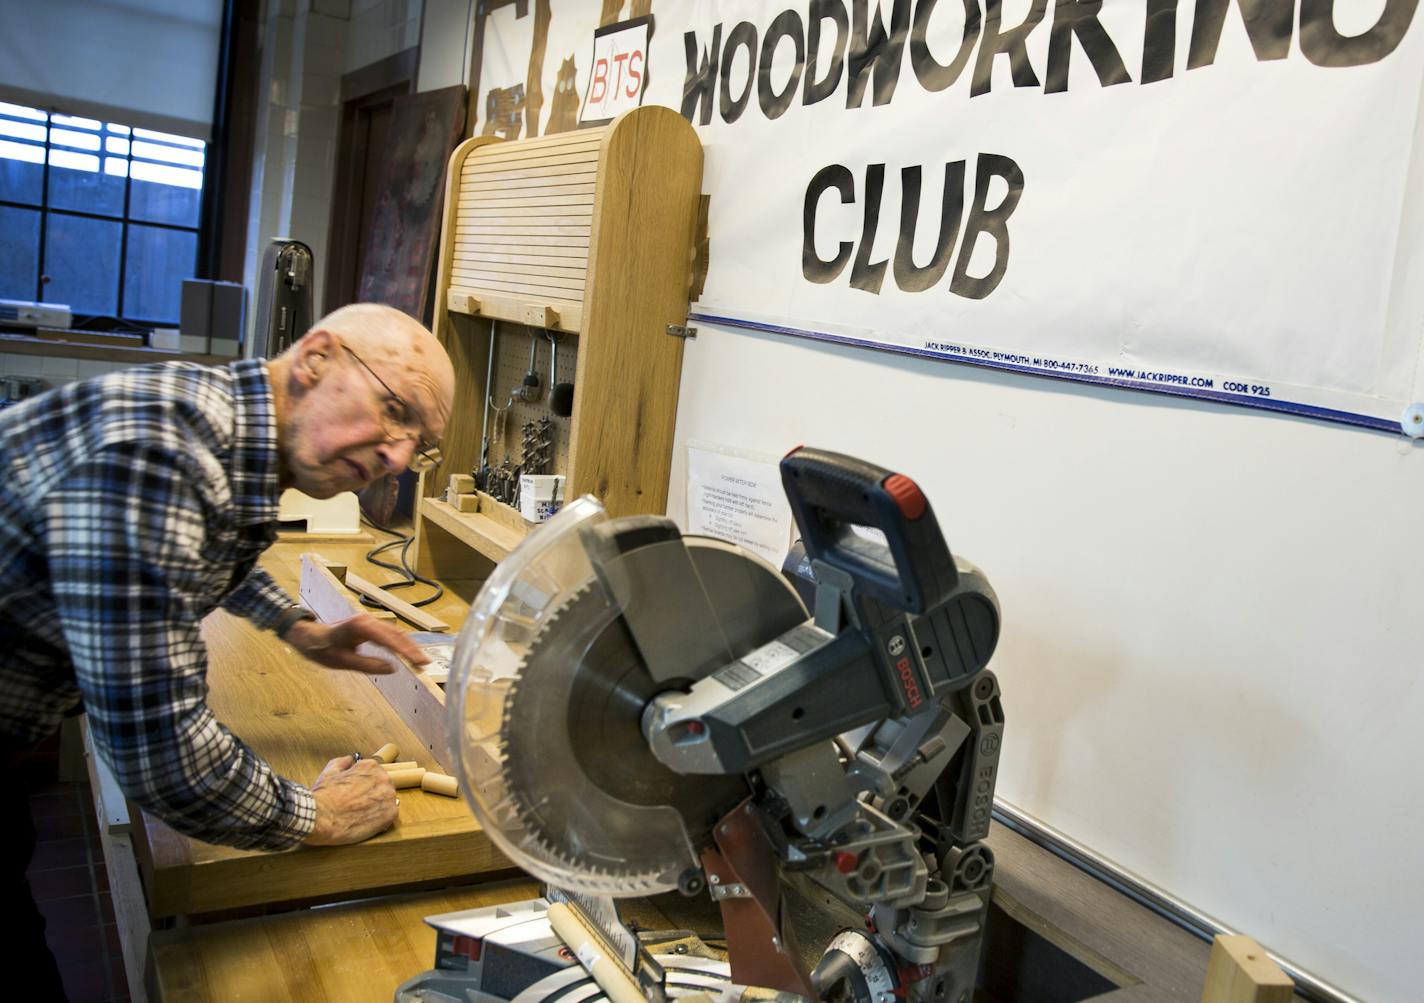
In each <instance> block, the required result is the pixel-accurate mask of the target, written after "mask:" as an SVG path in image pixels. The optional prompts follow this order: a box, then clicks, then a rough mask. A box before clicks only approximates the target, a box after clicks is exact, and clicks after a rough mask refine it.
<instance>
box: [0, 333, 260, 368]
mask: <svg viewBox="0 0 1424 1003" xmlns="http://www.w3.org/2000/svg"><path fill="white" fill-rule="evenodd" d="M0 352H3V353H13V354H15V355H47V356H49V357H50V358H56V359H91V360H93V361H96V362H139V363H142V362H196V363H198V364H199V365H203V366H220V365H225V364H226V363H229V362H236V361H237V360H236V359H235V358H229V357H226V356H221V355H193V354H190V353H187V352H169V351H165V350H164V349H161V348H141V347H131V348H119V347H114V346H110V345H82V344H77V343H74V342H68V341H51V340H49V339H47V338H34V337H30V336H29V335H24V334H7V333H0Z"/></svg>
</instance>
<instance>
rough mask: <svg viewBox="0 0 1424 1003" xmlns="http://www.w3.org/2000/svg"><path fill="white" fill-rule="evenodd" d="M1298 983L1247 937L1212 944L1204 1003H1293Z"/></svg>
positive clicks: (1222, 937)
mask: <svg viewBox="0 0 1424 1003" xmlns="http://www.w3.org/2000/svg"><path fill="white" fill-rule="evenodd" d="M1294 992H1295V983H1293V982H1292V981H1291V980H1290V976H1288V975H1286V973H1285V972H1283V971H1281V969H1280V966H1278V965H1277V964H1276V963H1275V962H1274V961H1272V960H1271V957H1270V955H1268V954H1267V953H1266V952H1265V951H1263V950H1262V949H1261V945H1260V944H1258V943H1256V942H1255V941H1254V940H1252V939H1251V938H1250V937H1247V936H1244V935H1240V934H1237V935H1234V936H1229V937H1228V936H1226V935H1224V934H1223V935H1221V936H1218V937H1217V938H1216V940H1215V941H1213V942H1212V945H1211V958H1210V960H1209V961H1208V962H1207V968H1206V986H1205V987H1204V988H1203V990H1202V1003H1290V999H1291V996H1292V994H1293V993H1294Z"/></svg>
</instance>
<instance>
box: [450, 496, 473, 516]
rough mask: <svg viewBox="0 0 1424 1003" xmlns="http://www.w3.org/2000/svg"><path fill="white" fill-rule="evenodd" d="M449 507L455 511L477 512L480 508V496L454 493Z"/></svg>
mask: <svg viewBox="0 0 1424 1003" xmlns="http://www.w3.org/2000/svg"><path fill="white" fill-rule="evenodd" d="M450 507H451V508H453V509H454V510H455V511H456V512H465V513H469V512H478V511H479V510H480V496H479V495H475V494H468V495H455V497H454V499H453V500H452V501H451V502H450Z"/></svg>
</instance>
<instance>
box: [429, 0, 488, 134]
mask: <svg viewBox="0 0 1424 1003" xmlns="http://www.w3.org/2000/svg"><path fill="white" fill-rule="evenodd" d="M474 6H475V5H474V2H473V0H425V23H424V25H422V27H421V39H420V76H419V79H418V80H417V81H416V90H419V91H433V90H439V89H440V88H441V87H453V86H455V85H456V84H465V85H466V86H468V85H469V77H470V50H471V46H472V45H473V44H474V36H475V16H474ZM466 131H468V129H467V130H466Z"/></svg>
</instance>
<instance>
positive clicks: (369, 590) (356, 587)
mask: <svg viewBox="0 0 1424 1003" xmlns="http://www.w3.org/2000/svg"><path fill="white" fill-rule="evenodd" d="M346 587H347V588H348V589H350V590H351V591H353V592H359V593H360V594H361V595H363V596H365V597H366V598H368V599H374V600H375V601H376V602H378V603H380V604H381V605H382V606H384V607H386V609H388V610H390V611H391V612H392V613H394V614H395V615H396V616H398V617H400V618H401V619H402V620H406V621H408V622H410V623H413V624H414V625H415V626H417V627H419V628H420V629H421V630H430V631H442V630H449V629H450V625H449V624H448V623H446V622H445V621H444V620H441V619H439V618H438V617H433V616H431V615H430V614H429V613H427V612H425V611H424V610H422V609H420V608H418V607H416V606H412V605H411V604H410V603H408V602H406V601H405V600H404V599H397V598H396V597H395V596H393V595H391V594H390V593H389V592H387V591H386V590H385V589H383V588H381V587H380V586H378V585H376V584H374V583H372V582H368V581H366V579H364V578H362V577H361V576H360V575H358V574H354V573H353V572H351V571H348V572H346Z"/></svg>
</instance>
